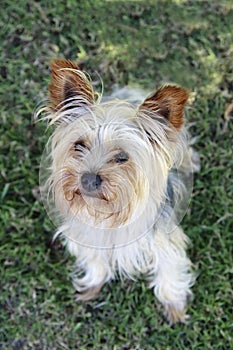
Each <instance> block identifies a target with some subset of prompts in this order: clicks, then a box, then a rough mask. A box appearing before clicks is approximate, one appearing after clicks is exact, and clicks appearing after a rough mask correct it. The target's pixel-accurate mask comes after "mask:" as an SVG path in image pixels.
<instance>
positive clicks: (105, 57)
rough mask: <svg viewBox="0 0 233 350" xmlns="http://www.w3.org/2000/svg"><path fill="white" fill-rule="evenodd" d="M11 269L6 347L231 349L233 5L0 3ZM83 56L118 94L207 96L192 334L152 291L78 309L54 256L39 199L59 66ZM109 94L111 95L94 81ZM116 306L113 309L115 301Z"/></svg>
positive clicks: (4, 260) (96, 0)
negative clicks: (52, 74) (181, 91)
mask: <svg viewBox="0 0 233 350" xmlns="http://www.w3.org/2000/svg"><path fill="white" fill-rule="evenodd" d="M0 16H1V31H0V32H1V47H2V51H1V62H0V77H1V84H0V95H1V99H2V102H1V105H0V110H1V123H0V130H1V141H0V145H1V158H0V170H1V186H0V191H1V192H0V200H1V211H0V220H1V223H0V233H1V248H0V260H1V264H0V269H1V295H0V303H1V305H0V306H1V313H0V319H1V326H0V328H1V335H0V337H1V338H0V344H1V346H2V349H14V350H20V349H67V350H68V349H79V350H84V349H96V350H98V349H101V350H102V349H108V350H110V349H113V350H118V349H119V350H120V349H130V350H136V349H137V350H139V349H140V350H152V349H158V350H176V349H178V350H179V349H192V350H195V349H209V350H215V349H216V350H217V349H218V350H221V349H222V350H226V349H233V339H232V338H233V337H232V334H233V311H232V299H233V290H232V281H233V277H232V274H233V269H232V266H233V265H232V256H233V252H232V238H233V235H232V232H233V203H232V198H233V180H232V171H233V154H232V153H233V152H232V137H233V126H232V119H230V120H229V122H228V123H227V120H226V119H225V118H224V111H225V109H226V107H227V105H228V104H229V103H231V102H232V89H233V83H232V76H233V46H232V42H233V35H232V22H233V6H232V1H230V0H229V1H224V0H223V1H215V0H210V1H182V0H180V1H178V0H177V1H175V0H174V1H172V0H171V1H168V0H167V1H162V0H160V1H155V0H154V1H148V0H147V1H134V2H133V1H101V0H91V1H74V0H68V1H61V0H56V1H55V0H50V1H44V0H43V1H26V0H21V1H19V2H15V1H11V0H5V1H3V3H2V5H1V14H0ZM56 56H59V57H66V58H69V59H73V60H78V62H79V63H80V65H81V67H82V68H83V69H85V70H86V71H88V72H90V73H95V72H98V73H99V74H100V76H101V77H102V79H103V81H104V85H105V90H106V92H108V91H109V90H110V89H111V88H112V87H113V85H114V84H119V85H120V86H124V85H125V84H128V83H130V84H131V83H132V84H138V85H139V86H141V87H144V88H146V89H150V88H154V87H155V86H158V85H159V84H161V83H163V82H167V81H170V82H174V83H177V84H181V85H183V86H184V87H187V88H189V89H190V90H191V91H195V92H196V100H195V102H194V104H193V105H192V107H191V108H190V109H189V113H188V119H189V121H190V122H192V123H194V124H193V126H192V128H191V132H192V134H193V135H198V136H199V138H198V141H197V144H196V149H198V151H199V153H200V156H201V162H202V170H201V172H200V173H199V174H197V175H196V176H195V183H194V192H193V200H192V203H191V212H190V213H189V214H188V215H187V216H186V218H185V219H184V221H183V223H182V225H183V227H184V229H185V231H186V233H187V234H188V236H189V237H190V238H191V240H192V242H193V246H192V247H191V248H190V252H189V254H190V256H191V259H192V261H194V262H195V264H196V266H197V267H198V270H199V278H198V280H197V282H196V285H195V286H194V288H193V291H194V294H195V299H194V301H193V302H192V304H191V305H190V307H189V313H190V314H191V320H190V324H189V325H176V326H174V327H172V328H171V327H170V326H169V325H168V324H167V323H166V322H165V321H164V318H163V316H162V311H161V307H160V305H158V303H157V302H156V301H155V298H154V297H153V294H152V291H147V290H146V288H145V285H144V283H143V281H139V282H138V283H131V282H125V283H124V284H123V286H122V285H120V283H118V282H114V283H112V284H110V285H106V286H105V287H104V289H103V291H102V292H101V294H100V296H99V298H98V299H97V300H95V301H93V302H90V303H88V304H85V305H82V304H76V303H75V301H74V298H73V289H72V286H71V283H70V281H69V277H68V271H71V268H72V263H73V261H72V259H71V258H70V257H69V256H68V255H67V254H66V253H64V250H63V248H62V247H61V246H59V244H56V245H55V246H51V238H52V234H53V232H54V227H53V225H52V224H51V222H50V221H49V219H48V218H47V216H46V212H45V210H44V209H43V207H42V205H41V203H40V202H39V197H38V169H39V164H40V156H41V154H42V152H43V148H44V145H45V144H46V140H47V137H48V133H46V125H41V124H33V122H32V116H33V113H34V110H35V108H36V106H38V104H39V103H41V101H42V100H43V99H44V98H45V97H46V96H47V85H48V80H49V70H48V62H49V61H50V60H51V59H52V58H54V57H56ZM96 85H97V88H100V84H99V83H98V79H96ZM103 302H104V303H103Z"/></svg>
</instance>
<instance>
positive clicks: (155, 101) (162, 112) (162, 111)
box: [139, 85, 189, 130]
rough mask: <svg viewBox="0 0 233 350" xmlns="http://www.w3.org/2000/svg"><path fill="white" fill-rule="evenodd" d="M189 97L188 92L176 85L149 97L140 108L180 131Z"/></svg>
mask: <svg viewBox="0 0 233 350" xmlns="http://www.w3.org/2000/svg"><path fill="white" fill-rule="evenodd" d="M188 97H189V94H188V92H187V91H186V90H185V89H182V88H181V87H178V86H174V85H167V86H163V87H161V88H160V89H159V90H157V91H156V92H155V93H153V94H151V95H150V96H148V97H147V98H146V99H145V101H144V102H143V103H142V104H141V106H140V107H139V110H141V111H145V112H146V111H148V112H150V115H151V116H152V117H153V116H155V117H156V116H158V115H159V116H162V117H164V118H165V119H166V120H168V122H169V123H170V125H172V126H173V127H174V128H175V129H176V130H180V128H181V127H182V125H183V114H184V107H185V104H186V102H187V100H188Z"/></svg>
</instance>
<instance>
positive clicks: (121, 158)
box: [114, 151, 129, 164]
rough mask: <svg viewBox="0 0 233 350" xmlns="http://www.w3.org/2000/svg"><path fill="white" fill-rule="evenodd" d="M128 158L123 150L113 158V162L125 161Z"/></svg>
mask: <svg viewBox="0 0 233 350" xmlns="http://www.w3.org/2000/svg"><path fill="white" fill-rule="evenodd" d="M128 159H129V157H128V155H127V154H126V153H125V152H123V151H121V152H120V153H118V154H117V155H116V156H115V158H114V160H115V162H116V163H119V164H121V163H125V162H127V160H128Z"/></svg>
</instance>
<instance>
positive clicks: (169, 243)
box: [150, 227, 194, 324]
mask: <svg viewBox="0 0 233 350" xmlns="http://www.w3.org/2000/svg"><path fill="white" fill-rule="evenodd" d="M186 242H187V237H186V236H185V234H184V233H183V231H182V229H180V228H179V227H177V228H176V229H175V230H174V231H173V232H172V233H170V234H166V233H160V232H156V233H155V242H154V243H155V245H154V254H155V269H154V272H153V276H152V278H151V283H150V287H152V288H154V293H155V295H156V297H157V298H158V300H159V301H160V302H161V303H162V304H163V306H164V313H165V316H166V317H167V318H168V320H169V322H170V323H171V324H173V323H176V322H185V321H187V319H188V316H187V315H186V306H187V301H188V300H189V299H190V297H191V296H192V293H191V290H190V287H191V286H192V285H193V283H194V274H192V273H191V271H190V270H191V265H192V264H191V261H190V260H189V259H188V257H187V256H186V252H185V248H186Z"/></svg>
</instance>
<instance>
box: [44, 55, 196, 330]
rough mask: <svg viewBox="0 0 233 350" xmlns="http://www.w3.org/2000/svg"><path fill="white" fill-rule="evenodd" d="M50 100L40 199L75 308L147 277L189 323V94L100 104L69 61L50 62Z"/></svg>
mask: <svg viewBox="0 0 233 350" xmlns="http://www.w3.org/2000/svg"><path fill="white" fill-rule="evenodd" d="M49 91H50V97H49V101H48V103H47V105H46V107H45V108H43V109H42V111H40V113H42V112H43V113H44V114H43V117H42V119H46V120H49V124H50V125H51V127H53V129H54V130H53V133H52V136H51V138H50V141H49V147H48V148H49V150H48V151H47V157H48V159H49V163H48V164H49V166H48V168H47V170H46V171H45V168H44V167H42V168H41V173H43V174H44V173H46V174H47V173H48V175H47V177H46V179H45V181H44V183H43V184H42V186H41V191H42V196H43V198H45V202H46V203H47V204H46V205H47V208H48V210H49V209H50V208H53V209H54V212H55V214H54V215H55V217H56V218H57V219H58V218H59V228H58V230H57V232H56V234H55V237H58V236H61V237H62V239H63V241H64V243H65V245H66V247H67V249H68V251H69V252H70V254H71V255H73V256H74V257H75V258H76V263H75V269H74V273H73V285H74V288H75V289H76V291H77V299H78V300H82V301H86V300H90V299H93V298H94V297H96V296H97V294H98V293H99V291H100V290H101V288H102V286H103V285H104V284H105V283H106V282H108V281H110V280H113V279H114V278H116V276H121V277H122V276H123V277H127V278H129V279H132V280H135V279H136V278H137V277H138V276H140V275H145V276H146V278H147V280H148V287H149V288H153V291H154V294H155V296H156V297H157V299H158V301H159V302H160V303H161V304H162V305H163V309H164V314H165V316H166V317H167V319H168V321H169V322H170V323H171V324H173V323H176V322H186V321H187V319H188V315H187V314H186V309H187V302H188V301H189V300H190V299H191V297H192V292H191V287H192V286H193V284H194V282H195V272H194V271H193V266H192V263H191V261H190V259H189V258H188V257H187V255H186V248H187V244H188V243H189V239H188V238H187V236H186V235H185V234H184V232H183V230H182V228H181V227H180V226H179V221H180V220H181V218H182V217H183V214H184V210H183V209H182V210H181V212H182V215H180V214H179V210H180V208H181V204H180V203H181V202H182V200H183V199H184V198H187V196H186V194H187V192H188V193H189V196H190V188H191V187H192V186H191V185H190V183H191V182H190V183H189V185H188V186H186V183H187V181H186V180H185V179H188V181H189V179H190V178H192V173H193V171H195V161H193V159H192V158H193V155H194V152H193V151H192V148H191V147H190V144H189V138H188V136H187V130H186V128H185V127H184V109H185V106H186V104H187V102H188V99H189V93H188V91H186V90H185V89H183V88H181V87H179V86H176V85H169V84H168V85H164V86H162V87H160V88H159V89H158V90H157V91H155V92H153V93H151V94H150V95H149V96H147V97H146V98H145V99H144V100H143V101H142V102H141V103H140V104H138V105H135V103H130V102H129V101H126V100H119V99H116V98H114V99H108V100H107V101H106V102H102V101H101V95H100V94H98V93H96V92H95V91H94V88H93V85H92V83H91V80H90V78H89V76H88V75H87V74H86V73H84V72H83V71H81V70H80V69H79V67H78V65H77V64H76V63H74V62H72V61H69V60H65V59H55V60H54V61H53V62H52V63H51V83H50V86H49ZM194 158H195V157H194ZM196 163H197V162H196ZM197 167H198V166H197ZM187 187H190V188H189V189H187ZM186 202H187V201H186ZM48 203H49V204H48ZM186 204H187V203H186ZM186 207H187V206H186ZM179 215H180V216H179Z"/></svg>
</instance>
